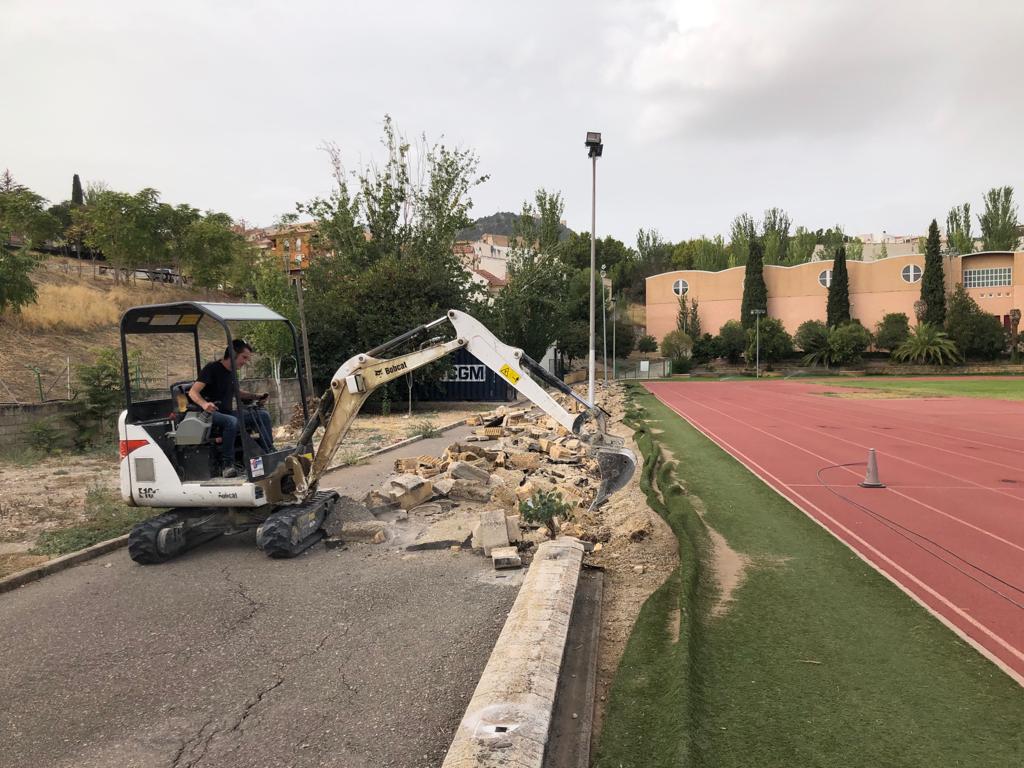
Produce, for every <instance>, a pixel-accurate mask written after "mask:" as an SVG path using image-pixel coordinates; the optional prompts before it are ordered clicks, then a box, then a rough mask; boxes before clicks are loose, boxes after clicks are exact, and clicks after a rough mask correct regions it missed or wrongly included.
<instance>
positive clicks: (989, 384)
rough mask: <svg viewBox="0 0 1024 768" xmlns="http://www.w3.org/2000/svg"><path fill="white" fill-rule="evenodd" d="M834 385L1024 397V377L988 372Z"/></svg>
mask: <svg viewBox="0 0 1024 768" xmlns="http://www.w3.org/2000/svg"><path fill="white" fill-rule="evenodd" d="M827 383H828V384H829V385H830V386H836V387H856V388H858V389H874V390H880V391H883V392H895V393H899V394H902V395H904V396H906V395H913V396H916V397H983V398H990V399H997V400H1024V378H1018V379H994V378H991V377H987V376H978V377H966V376H965V377H962V378H956V379H943V380H941V381H937V380H934V379H931V380H929V379H879V378H878V377H871V378H864V379H843V380H833V379H829V381H828V382H827Z"/></svg>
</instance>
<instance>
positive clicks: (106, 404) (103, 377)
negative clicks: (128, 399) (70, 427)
mask: <svg viewBox="0 0 1024 768" xmlns="http://www.w3.org/2000/svg"><path fill="white" fill-rule="evenodd" d="M78 384H79V386H80V387H81V388H82V394H83V395H84V396H85V402H84V403H83V405H82V408H81V410H79V411H78V412H76V413H75V414H74V415H73V416H72V417H71V419H72V421H73V422H74V423H75V426H76V427H77V435H76V437H75V446H76V447H77V448H82V447H85V446H86V445H88V444H89V443H92V442H95V441H96V440H97V439H101V438H105V437H106V436H108V435H110V434H111V433H113V431H114V428H115V416H116V414H117V412H118V409H119V408H120V407H121V402H122V399H123V397H124V381H123V379H122V377H121V355H120V354H119V352H118V350H116V349H110V348H106V349H100V350H98V352H97V355H96V362H95V363H93V364H92V365H80V366H79V367H78Z"/></svg>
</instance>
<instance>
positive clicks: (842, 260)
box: [825, 245, 850, 326]
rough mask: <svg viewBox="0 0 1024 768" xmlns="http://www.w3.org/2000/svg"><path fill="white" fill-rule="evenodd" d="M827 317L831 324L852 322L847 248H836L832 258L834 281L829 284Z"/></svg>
mask: <svg viewBox="0 0 1024 768" xmlns="http://www.w3.org/2000/svg"><path fill="white" fill-rule="evenodd" d="M825 314H826V317H827V322H828V324H829V326H833V325H842V324H843V323H848V322H850V277H849V274H848V273H847V271H846V248H844V247H843V246H841V245H840V246H839V247H838V248H836V253H835V257H834V258H833V260H832V281H831V282H830V283H829V286H828V304H827V309H826V312H825Z"/></svg>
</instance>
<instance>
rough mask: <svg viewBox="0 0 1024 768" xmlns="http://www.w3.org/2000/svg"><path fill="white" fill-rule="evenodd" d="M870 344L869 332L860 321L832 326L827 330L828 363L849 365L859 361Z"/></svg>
mask: <svg viewBox="0 0 1024 768" xmlns="http://www.w3.org/2000/svg"><path fill="white" fill-rule="evenodd" d="M870 346H871V333H870V331H868V329H867V328H865V327H864V326H863V325H861V324H860V323H856V322H852V323H846V324H845V325H839V326H833V327H832V328H829V331H828V351H829V364H830V365H851V364H853V363H858V362H860V360H861V358H862V357H863V356H864V353H865V352H866V351H867V349H868V347H870Z"/></svg>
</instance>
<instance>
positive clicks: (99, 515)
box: [30, 487, 161, 556]
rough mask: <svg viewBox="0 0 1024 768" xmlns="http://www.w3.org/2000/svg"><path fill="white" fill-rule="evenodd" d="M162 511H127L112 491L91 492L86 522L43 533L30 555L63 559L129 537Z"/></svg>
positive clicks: (95, 490) (87, 493)
mask: <svg viewBox="0 0 1024 768" xmlns="http://www.w3.org/2000/svg"><path fill="white" fill-rule="evenodd" d="M160 511H161V510H159V509H152V508H147V507H129V506H127V505H126V504H124V503H123V502H122V501H121V499H120V497H118V496H117V495H116V494H115V493H114V492H113V491H108V490H106V489H104V488H99V487H96V488H91V489H89V491H87V492H86V497H85V516H86V519H85V521H83V522H81V523H75V524H74V525H70V526H66V527H63V528H55V529H53V530H49V531H44V532H43V533H41V534H40V535H39V538H38V539H36V543H35V546H33V547H32V549H31V550H30V553H31V554H33V555H53V556H57V555H66V554H67V553H68V552H77V551H78V550H79V549H85V548H86V547H91V546H92V545H93V544H99V543H100V542H101V541H106V540H107V539H114V538H117V537H118V536H122V535H124V534H126V533H128V532H129V531H130V530H131V529H132V526H133V525H135V524H136V523H137V522H139V521H141V520H145V519H146V518H147V517H152V516H153V515H156V514H159V513H160Z"/></svg>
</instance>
